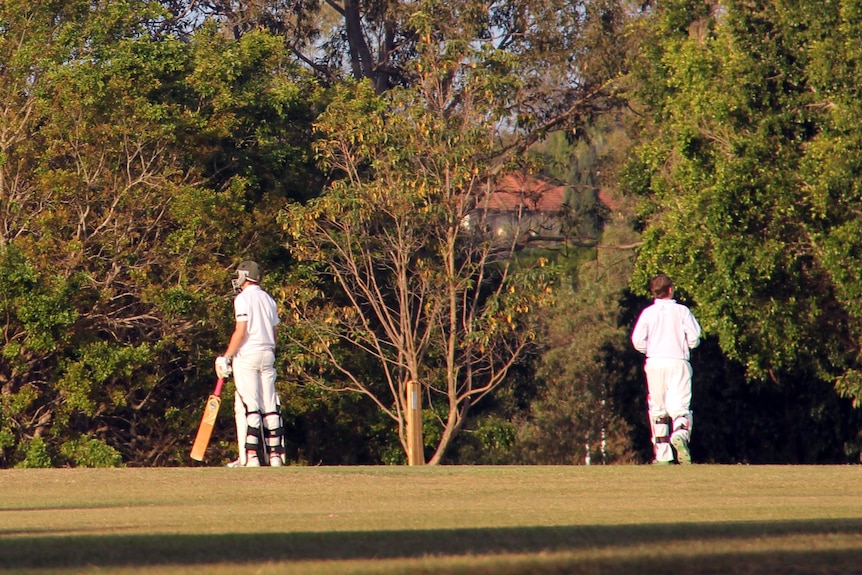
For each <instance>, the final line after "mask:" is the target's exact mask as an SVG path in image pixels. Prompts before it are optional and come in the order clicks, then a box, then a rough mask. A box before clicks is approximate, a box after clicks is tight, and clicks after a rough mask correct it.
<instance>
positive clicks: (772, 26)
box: [629, 0, 862, 401]
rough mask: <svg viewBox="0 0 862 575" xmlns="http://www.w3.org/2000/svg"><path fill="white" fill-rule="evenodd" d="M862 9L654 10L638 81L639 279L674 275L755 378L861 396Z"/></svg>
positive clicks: (671, 6) (634, 178)
mask: <svg viewBox="0 0 862 575" xmlns="http://www.w3.org/2000/svg"><path fill="white" fill-rule="evenodd" d="M854 6H855V5H854V4H853V3H847V2H822V3H799V2H780V1H757V2H736V1H727V2H707V3H704V2H694V1H685V0H674V1H671V2H662V3H659V5H658V7H657V9H655V10H654V11H652V12H651V13H650V15H649V16H648V18H646V25H645V26H644V27H643V28H641V29H640V30H641V32H640V37H641V38H643V39H644V42H643V48H642V52H641V54H642V59H641V61H640V65H639V67H638V68H637V70H638V74H635V75H633V76H632V79H633V81H634V82H635V84H636V86H637V89H638V94H639V102H640V104H642V105H643V106H644V107H643V108H642V110H643V111H645V112H646V115H645V118H647V122H646V124H645V125H644V126H645V129H646V130H647V132H646V133H645V134H646V135H645V137H644V139H649V140H650V141H649V142H648V143H645V144H644V145H643V146H641V149H640V153H639V155H638V156H637V160H636V161H635V162H633V163H632V166H631V168H632V169H631V170H630V171H629V176H630V179H629V183H630V186H631V188H632V189H637V190H639V191H641V192H642V193H643V194H644V196H645V199H646V202H645V204H644V207H645V210H644V212H643V219H644V223H645V232H644V246H643V248H642V250H641V252H640V257H639V264H638V270H637V273H636V274H635V275H634V277H633V285H637V286H642V285H645V284H646V278H647V276H648V275H650V274H652V273H654V272H656V271H658V270H664V271H666V272H668V273H670V274H671V275H673V276H675V278H676V279H677V280H678V281H679V282H680V284H681V287H682V288H683V290H684V291H685V292H687V293H689V294H690V295H691V296H692V297H693V299H694V301H695V302H696V303H697V306H698V307H697V313H698V318H699V319H701V321H702V323H703V326H704V328H705V330H706V331H707V332H708V333H713V334H716V335H717V336H718V338H719V341H720V344H721V347H722V349H723V350H724V352H725V353H726V354H727V356H728V357H730V358H731V359H734V360H738V361H740V362H741V363H742V364H743V365H744V366H745V368H746V370H747V373H748V375H749V377H751V378H755V379H769V380H771V381H774V382H778V383H781V382H782V380H783V379H784V378H787V377H794V376H795V375H794V374H799V375H800V376H805V375H804V374H810V373H816V374H817V377H818V378H819V379H821V380H823V381H827V382H833V383H836V385H837V388H838V389H839V390H840V391H841V392H842V393H844V394H845V395H847V396H848V397H851V398H854V399H855V400H856V401H859V400H860V399H862V386H860V384H859V382H860V381H862V379H860V378H859V376H858V373H859V372H858V369H859V366H860V364H859V361H860V357H859V352H858V350H859V348H860V346H859V344H860V332H859V325H860V322H859V319H860V313H862V308H860V307H859V303H858V297H857V296H858V295H859V293H860V287H859V286H860V285H862V284H860V282H859V279H858V278H859V275H858V274H857V273H856V272H855V271H854V270H855V269H856V268H857V267H858V266H856V265H855V260H856V259H857V256H858V245H859V242H860V238H862V236H860V235H859V232H858V230H859V222H858V216H857V212H858V206H859V202H860V200H862V195H860V191H859V186H858V184H857V183H856V182H857V180H858V179H859V175H860V172H859V168H860V166H859V163H858V161H857V160H856V159H855V158H856V157H857V155H858V154H857V151H858V146H859V140H858V137H857V136H855V135H854V134H855V129H853V128H851V127H850V125H849V124H848V118H852V117H857V116H858V113H859V110H860V105H862V100H860V95H859V93H858V82H857V77H856V74H857V72H856V70H857V69H858V68H859V66H858V64H859V61H858V58H859V53H858V51H856V50H854V49H852V47H853V46H854V45H855V42H856V40H855V38H857V37H858V36H857V35H858V32H859V28H858V22H859V20H858V17H857V14H856V12H857V10H856V8H855V7H854Z"/></svg>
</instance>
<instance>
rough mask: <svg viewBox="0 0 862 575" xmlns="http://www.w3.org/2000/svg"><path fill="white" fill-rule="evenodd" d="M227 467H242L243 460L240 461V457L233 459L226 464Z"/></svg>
mask: <svg viewBox="0 0 862 575" xmlns="http://www.w3.org/2000/svg"><path fill="white" fill-rule="evenodd" d="M225 467H242V462H240V460H239V459H234V460H233V461H231V462H230V463H228V464H227V465H225Z"/></svg>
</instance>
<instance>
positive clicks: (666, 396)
mask: <svg viewBox="0 0 862 575" xmlns="http://www.w3.org/2000/svg"><path fill="white" fill-rule="evenodd" d="M644 372H645V373H646V380H647V392H648V393H647V410H648V412H649V418H650V428H651V429H652V432H653V433H652V441H653V445H654V447H655V459H656V461H673V450H672V448H671V446H670V443H668V442H666V441H660V442H656V439H657V438H656V421H657V420H659V419H660V418H664V417H670V419H671V423H670V429H668V430H667V432H666V433H665V434H663V435H664V436H665V437H666V438H669V437H670V436H671V434H672V432H673V431H674V430H677V429H678V428H679V427H680V426H681V425H682V424H685V425H686V427H685V429H686V430H687V431H685V433H686V437H685V439H686V441H688V440H689V439H690V429H691V423H692V422H691V411H690V408H691V376H692V369H691V364H690V363H689V362H688V361H686V360H684V359H667V358H661V357H658V358H656V357H650V358H647V360H646V363H645V364H644Z"/></svg>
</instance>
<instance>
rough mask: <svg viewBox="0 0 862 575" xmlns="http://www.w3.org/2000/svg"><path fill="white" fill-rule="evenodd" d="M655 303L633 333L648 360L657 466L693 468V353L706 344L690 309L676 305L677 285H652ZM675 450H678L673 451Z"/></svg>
mask: <svg viewBox="0 0 862 575" xmlns="http://www.w3.org/2000/svg"><path fill="white" fill-rule="evenodd" d="M649 291H650V293H651V294H652V296H653V297H654V298H655V300H654V301H653V303H652V305H650V306H649V307H647V308H646V309H644V310H643V311H642V312H641V314H640V316H639V317H638V320H637V322H636V323H635V327H634V331H633V332H632V336H631V341H632V345H634V347H635V349H636V350H638V351H639V352H641V353H643V354H644V355H646V363H645V364H644V372H645V373H646V379H647V411H648V413H649V420H650V430H651V432H652V443H653V448H654V452H655V463H659V464H667V463H671V462H672V461H673V459H674V453H673V452H674V451H676V460H677V462H678V463H680V464H682V465H686V464H689V463H691V452H690V451H689V447H688V444H689V441H691V428H692V424H693V421H692V414H691V408H690V406H691V376H692V369H691V363H689V357H690V351H691V350H692V349H694V348H695V347H697V346H698V345H699V344H700V334H701V330H700V324H698V323H697V320H696V319H695V317H694V315H693V314H692V313H691V311H690V310H689V309H688V308H687V307H686V306H684V305H682V304H679V303H677V302H676V300H674V299H673V281H672V280H671V279H670V278H669V277H668V276H666V275H665V274H659V275H657V276H655V277H654V278H652V279H651V280H650V282H649ZM671 446H673V447H671Z"/></svg>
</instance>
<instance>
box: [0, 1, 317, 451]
mask: <svg viewBox="0 0 862 575" xmlns="http://www.w3.org/2000/svg"><path fill="white" fill-rule="evenodd" d="M162 17H163V14H162V12H161V7H160V5H159V4H155V3H148V2H132V3H123V4H109V5H106V6H104V7H99V6H93V5H91V4H89V3H62V6H59V7H55V5H54V4H53V3H47V2H45V3H43V2H35V3H27V6H24V5H23V4H22V5H20V6H19V5H17V3H15V2H12V3H7V4H4V5H3V7H2V8H0V22H2V25H3V27H4V31H5V32H6V34H5V35H4V37H3V38H4V41H3V42H2V44H0V54H2V58H3V60H2V66H0V68H2V70H3V72H4V74H6V75H7V80H8V81H7V82H4V83H3V90H4V91H3V92H2V98H3V100H2V104H0V105H3V106H4V107H5V109H7V110H9V114H5V115H4V116H3V119H2V120H0V133H8V134H13V133H14V134H15V138H16V139H14V140H7V139H4V140H3V142H2V143H0V146H5V147H3V148H2V150H0V156H2V158H3V160H2V162H0V182H2V184H0V186H2V188H0V202H2V203H3V207H4V209H3V217H4V226H3V229H2V232H0V235H2V246H0V262H2V263H0V265H2V266H3V267H5V268H6V269H7V270H8V271H9V272H10V275H9V278H10V279H9V281H8V282H7V284H6V287H5V289H4V293H3V295H2V298H3V301H2V305H3V307H4V309H5V310H7V313H6V330H5V331H4V339H3V341H2V345H3V348H2V349H3V356H2V357H3V360H2V362H0V373H2V381H3V384H2V385H3V387H2V410H3V411H2V420H0V434H2V435H0V437H2V445H3V447H4V455H5V458H6V462H9V463H14V462H16V461H18V460H20V459H21V458H22V457H24V455H25V454H24V452H23V451H20V450H19V446H20V448H21V449H28V448H27V447H26V445H31V446H32V445H40V444H39V443H32V442H31V441H30V438H42V440H43V443H44V445H45V450H44V451H45V453H46V454H47V455H48V456H49V457H51V458H53V459H52V461H53V463H54V464H72V465H102V464H112V463H115V462H116V458H115V456H114V455H115V453H120V454H122V457H123V459H124V460H125V461H127V462H129V463H133V464H167V463H175V462H176V461H177V460H178V458H179V457H181V454H182V453H184V452H185V451H186V449H187V445H186V444H185V442H186V438H187V437H188V434H189V429H193V428H194V426H195V425H196V423H197V421H196V419H197V416H196V410H197V409H198V406H199V405H200V396H201V395H202V394H203V393H205V392H206V391H205V389H206V388H208V387H209V384H206V385H205V387H204V386H201V385H199V384H198V383H197V381H198V380H197V379H196V377H198V374H199V370H200V369H201V368H203V369H205V371H203V372H202V373H203V374H207V375H208V374H209V373H211V372H210V369H211V367H210V366H211V363H210V361H211V357H212V353H213V352H212V349H213V348H214V347H215V345H214V342H218V344H217V345H219V346H220V345H223V343H222V341H223V339H222V338H223V336H221V335H219V333H218V331H219V328H220V325H219V323H218V320H216V319H215V318H225V317H228V318H229V311H228V310H229V307H228V306H229V301H228V300H227V298H226V297H225V296H226V294H225V291H226V290H225V287H226V284H227V275H228V274H227V273H226V268H227V269H229V268H230V267H232V266H233V265H234V264H235V263H236V261H235V259H239V258H241V257H243V256H244V255H245V254H244V253H243V252H246V251H247V250H248V251H250V250H258V249H261V250H263V249H264V248H266V247H267V244H266V243H264V242H263V241H261V239H260V238H261V237H262V236H263V237H267V238H274V237H275V236H274V234H270V233H266V229H267V226H269V227H270V230H275V231H277V228H275V227H274V226H275V220H274V218H273V217H271V216H270V217H267V210H273V211H274V210H277V209H278V208H279V202H278V201H275V200H274V198H277V197H279V196H280V197H281V198H282V201H283V197H284V196H285V195H286V194H287V193H298V192H297V190H298V189H299V185H298V184H297V183H296V182H297V181H298V180H300V179H301V178H297V180H293V181H292V182H293V184H291V181H290V180H283V179H282V178H280V177H279V184H277V185H276V184H273V183H268V182H271V181H272V180H273V179H275V178H273V177H271V174H279V173H281V172H283V171H284V170H285V169H287V166H290V167H291V168H296V167H297V166H302V165H304V164H303V163H304V162H305V161H306V160H304V159H303V157H302V153H301V152H299V151H297V150H298V149H299V148H300V147H301V145H302V141H303V140H301V139H300V138H297V144H298V145H297V146H296V147H294V148H286V149H277V148H279V146H278V143H277V142H276V141H275V140H276V139H277V138H276V136H275V134H278V135H280V136H282V137H285V138H287V137H291V136H292V135H299V134H301V133H302V129H301V128H296V129H293V130H290V129H284V128H285V126H303V125H304V126H307V125H308V115H307V106H306V104H305V102H306V99H305V98H304V97H303V96H301V95H300V93H301V92H302V88H299V87H298V80H297V75H296V74H293V72H292V70H291V69H290V68H289V67H288V66H287V65H286V62H285V60H284V58H283V53H282V52H281V43H280V42H278V41H274V40H273V39H272V37H271V36H268V35H266V34H264V33H258V34H250V35H248V36H246V37H244V38H243V39H242V40H241V41H239V42H234V43H232V44H230V45H226V44H225V43H223V44H218V43H216V42H214V41H213V37H214V36H213V34H209V35H208V34H206V33H204V32H202V33H201V37H200V39H199V40H196V41H195V42H193V43H191V44H189V43H186V42H181V41H179V40H177V39H173V38H171V37H168V36H164V37H158V38H155V37H153V36H152V35H150V34H149V33H148V31H149V30H150V27H151V25H152V23H153V22H157V21H159V19H160V18H162ZM13 38H14V39H16V41H14V42H13V41H11V39H13ZM228 49H230V50H233V51H234V52H235V56H234V57H233V58H231V59H228V60H225V59H220V60H217V59H214V58H213V57H212V56H211V54H212V53H215V52H218V53H221V54H224V53H225V52H226V51H228ZM205 72H206V73H205ZM295 81H296V82H297V83H294V82H295ZM16 86H17V88H16ZM7 88H8V89H7ZM251 94H254V97H253V98H252V97H251ZM298 102H302V106H301V107H300V106H299V105H298ZM306 133H307V131H306ZM232 138H237V140H232ZM216 142H218V143H219V144H221V146H217V145H216ZM229 144H231V145H232V147H233V150H234V153H233V157H232V159H231V161H226V160H224V159H218V160H216V159H214V158H219V156H218V154H217V153H215V152H213V150H214V149H215V148H217V147H220V149H222V150H224V149H226V148H228V147H229ZM252 176H254V177H252ZM255 178H257V179H255ZM307 181H309V180H308V179H306V182H307ZM252 189H253V190H254V192H253V193H252V192H251V191H250V190H252ZM286 190H290V191H289V192H288V191H286ZM303 191H304V190H303ZM264 202H265V203H264ZM270 213H271V212H270ZM268 241H269V242H270V244H269V245H272V244H273V243H277V240H274V239H268ZM223 254H229V256H225V255H223ZM202 390H204V391H202ZM94 442H97V443H94ZM100 445H102V446H104V447H100ZM27 457H28V458H29V456H27ZM40 461H41V459H40Z"/></svg>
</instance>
